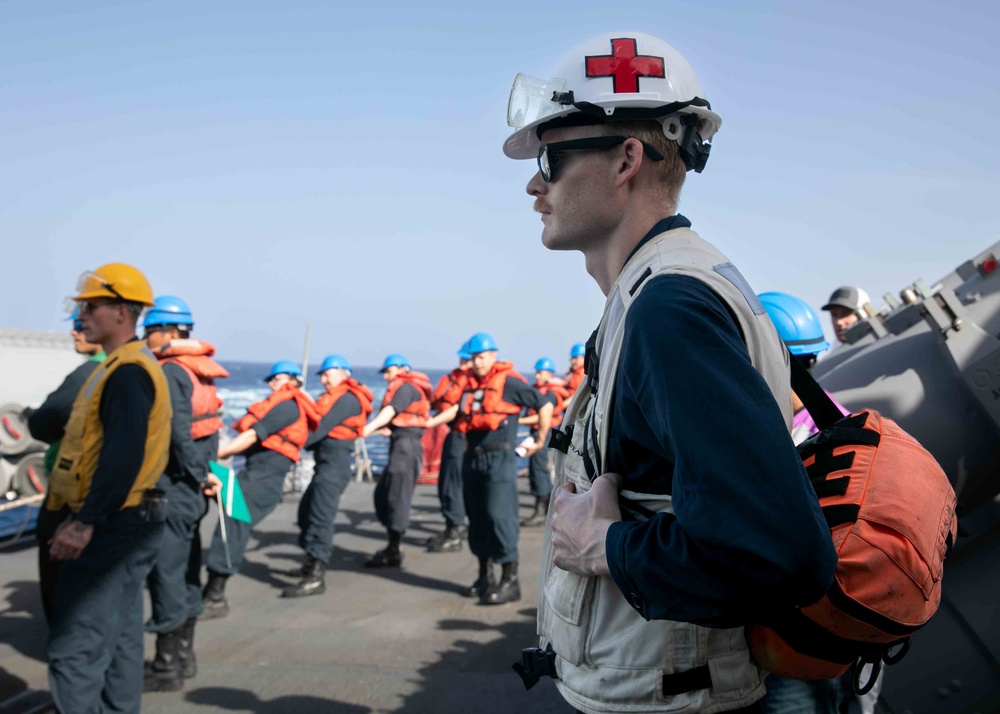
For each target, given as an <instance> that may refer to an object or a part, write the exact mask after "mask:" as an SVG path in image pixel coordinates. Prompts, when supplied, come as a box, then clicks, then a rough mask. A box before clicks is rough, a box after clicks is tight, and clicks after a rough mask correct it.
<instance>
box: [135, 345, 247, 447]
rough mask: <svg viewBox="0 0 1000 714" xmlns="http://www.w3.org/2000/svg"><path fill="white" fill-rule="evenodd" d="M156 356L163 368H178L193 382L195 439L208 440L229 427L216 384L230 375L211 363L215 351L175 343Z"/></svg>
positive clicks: (156, 351)
mask: <svg viewBox="0 0 1000 714" xmlns="http://www.w3.org/2000/svg"><path fill="white" fill-rule="evenodd" d="M152 352H153V354H154V355H155V356H156V359H158V360H159V361H160V364H164V363H166V362H171V363H173V364H176V365H177V366H178V367H180V368H181V369H183V370H184V371H185V372H186V373H187V376H188V378H189V379H190V380H191V385H192V386H193V387H194V391H193V392H192V393H191V438H192V439H204V438H205V437H206V436H211V435H212V434H215V433H216V432H217V431H219V429H221V428H222V427H223V426H225V424H223V423H222V400H221V399H220V398H219V393H218V392H217V391H216V389H215V380H216V379H223V378H225V377H228V376H229V372H227V371H226V369H225V367H223V366H222V365H221V364H219V363H218V362H216V361H215V360H213V359H211V357H212V355H214V354H215V347H214V346H212V345H210V344H208V343H207V342H202V341H201V340H194V339H186V340H171V341H170V342H168V343H167V344H165V345H161V346H160V347H159V348H157V349H155V350H152Z"/></svg>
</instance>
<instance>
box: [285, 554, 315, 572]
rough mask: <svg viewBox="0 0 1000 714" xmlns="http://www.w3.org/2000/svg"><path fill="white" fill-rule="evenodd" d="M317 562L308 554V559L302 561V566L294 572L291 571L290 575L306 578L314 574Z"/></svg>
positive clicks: (294, 569)
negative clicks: (314, 565) (314, 566)
mask: <svg viewBox="0 0 1000 714" xmlns="http://www.w3.org/2000/svg"><path fill="white" fill-rule="evenodd" d="M315 562H316V559H315V558H314V557H312V556H311V555H309V554H308V553H306V559H305V560H303V561H302V565H300V566H299V567H297V568H293V569H292V570H289V571H288V575H291V576H293V577H296V578H304V577H305V576H306V575H308V574H309V573H311V572H312V569H313V564H314V563H315Z"/></svg>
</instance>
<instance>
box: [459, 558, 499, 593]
mask: <svg viewBox="0 0 1000 714" xmlns="http://www.w3.org/2000/svg"><path fill="white" fill-rule="evenodd" d="M494 583H495V581H494V579H493V561H492V560H490V559H489V558H480V559H479V577H478V578H476V582H474V583H473V584H472V585H470V586H469V587H468V589H466V591H465V596H466V597H481V596H482V594H483V593H484V592H486V591H487V590H488V589H489V588H490V587H492V586H493V584H494Z"/></svg>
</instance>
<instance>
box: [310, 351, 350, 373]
mask: <svg viewBox="0 0 1000 714" xmlns="http://www.w3.org/2000/svg"><path fill="white" fill-rule="evenodd" d="M328 369H346V370H347V371H348V372H350V371H351V363H350V362H348V361H347V358H346V357H344V356H343V355H327V356H326V359H324V360H323V364H322V365H320V368H319V372H317V373H316V374H323V372H325V371H326V370H328Z"/></svg>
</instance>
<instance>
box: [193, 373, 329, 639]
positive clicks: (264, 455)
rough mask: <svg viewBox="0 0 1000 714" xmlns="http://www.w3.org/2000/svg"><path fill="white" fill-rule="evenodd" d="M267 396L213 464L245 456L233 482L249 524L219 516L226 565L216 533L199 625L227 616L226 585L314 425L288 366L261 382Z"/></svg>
mask: <svg viewBox="0 0 1000 714" xmlns="http://www.w3.org/2000/svg"><path fill="white" fill-rule="evenodd" d="M264 381H265V382H267V386H268V387H270V388H271V396H269V397H268V398H267V399H263V400H261V401H259V402H257V403H256V404H251V405H250V408H249V409H247V413H246V414H245V415H244V416H243V417H242V418H241V419H239V420H238V421H237V422H235V423H234V424H233V429H234V430H235V431H238V432H240V433H239V435H238V436H237V437H236V438H235V439H233V440H232V441H230V442H229V443H228V444H226V445H225V446H223V447H222V448H220V449H219V453H218V459H219V460H222V459H226V458H229V457H230V456H235V455H236V454H243V453H245V454H246V464H245V465H244V467H243V471H241V472H240V473H239V475H238V476H237V480H238V481H239V484H240V486H241V487H242V489H243V497H244V498H245V499H246V502H247V509H248V510H249V511H250V520H251V522H250V523H243V522H242V521H237V520H233V519H232V518H229V516H227V515H225V514H224V513H220V514H219V518H220V519H222V518H225V519H226V520H225V527H226V534H227V536H228V541H229V550H228V556H229V560H228V562H227V559H226V555H227V551H226V546H225V545H224V544H223V542H222V531H221V528H220V527H216V529H215V535H214V536H213V537H212V546H211V548H210V549H209V551H208V583H207V584H206V585H205V590H204V592H203V593H202V606H203V608H204V609H203V611H202V613H201V616H200V618H199V619H202V620H208V619H212V618H216V617H223V616H225V615H228V614H229V603H228V602H227V601H226V580H227V579H228V578H229V576H231V575H233V574H234V573H237V572H238V571H239V569H240V566H241V565H242V564H243V554H244V552H245V551H246V547H247V543H248V542H249V540H250V532H251V530H252V529H253V527H254V526H255V525H257V524H258V523H260V522H261V521H262V520H264V518H266V517H267V515H268V514H270V513H271V511H273V510H274V509H275V508H276V507H277V505H278V503H279V501H281V492H282V489H283V488H284V485H285V474H287V473H288V471H289V470H290V469H291V468H292V467H293V466H294V465H295V464H296V463H297V462H298V460H299V458H300V456H301V454H300V451H301V449H302V447H303V446H305V445H306V440H307V439H308V436H309V432H310V430H312V429H315V428H316V425H317V424H319V412H317V411H316V404H315V402H313V400H312V398H311V397H310V396H309V395H308V394H306V393H305V392H303V391H302V370H301V369H299V367H298V365H296V364H295V363H294V362H291V361H289V360H280V361H278V362H275V363H274V366H272V367H271V371H270V373H269V374H268V375H267V377H265V378H264Z"/></svg>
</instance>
